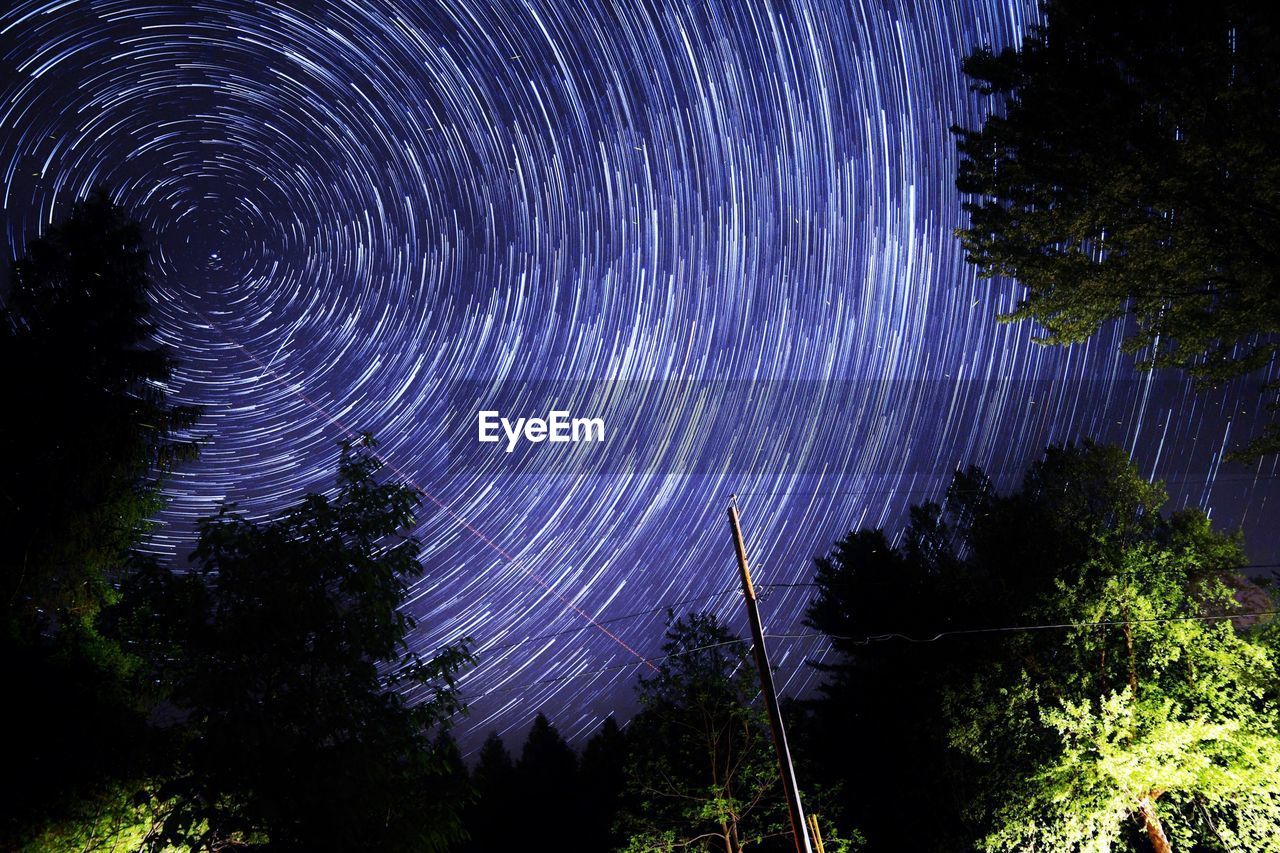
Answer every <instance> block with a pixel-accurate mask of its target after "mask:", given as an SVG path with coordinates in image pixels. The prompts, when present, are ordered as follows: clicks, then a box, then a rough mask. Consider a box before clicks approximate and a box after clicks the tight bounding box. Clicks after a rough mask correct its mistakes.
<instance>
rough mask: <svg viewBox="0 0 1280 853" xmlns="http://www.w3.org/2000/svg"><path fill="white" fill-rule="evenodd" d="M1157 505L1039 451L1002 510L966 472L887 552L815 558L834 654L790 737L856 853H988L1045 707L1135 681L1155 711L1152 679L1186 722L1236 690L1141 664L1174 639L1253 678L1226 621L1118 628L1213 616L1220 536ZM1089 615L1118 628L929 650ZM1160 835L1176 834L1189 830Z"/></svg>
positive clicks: (814, 613)
mask: <svg viewBox="0 0 1280 853" xmlns="http://www.w3.org/2000/svg"><path fill="white" fill-rule="evenodd" d="M1164 502H1165V494H1164V490H1163V489H1162V487H1161V486H1160V485H1159V484H1152V483H1149V482H1147V481H1145V480H1143V479H1142V478H1141V477H1140V476H1138V474H1137V472H1136V471H1135V470H1134V468H1133V466H1132V464H1131V463H1130V462H1129V460H1128V457H1127V456H1126V455H1125V454H1124V453H1123V452H1122V451H1121V450H1119V449H1118V448H1114V447H1104V446H1098V445H1094V444H1091V443H1088V442H1085V443H1083V444H1079V445H1066V446H1060V447H1052V448H1050V449H1049V450H1048V451H1047V452H1046V453H1045V456H1044V457H1043V458H1042V459H1041V460H1040V461H1039V462H1037V463H1036V464H1035V465H1033V466H1032V467H1031V469H1030V470H1029V471H1028V473H1027V474H1026V476H1025V478H1024V480H1023V482H1022V485H1021V487H1020V488H1019V489H1018V490H1016V491H1014V492H1012V493H1011V494H1008V495H998V494H996V493H995V492H994V490H993V489H992V488H991V484H990V482H989V481H988V480H987V478H986V477H985V475H983V474H982V472H981V471H979V470H977V469H970V470H968V471H965V472H961V473H958V474H957V475H956V477H955V479H954V481H953V483H952V486H951V489H950V490H949V492H948V496H947V500H946V503H945V504H944V505H943V506H938V505H931V504H930V505H925V506H923V507H919V508H917V509H916V510H915V511H914V512H913V513H912V519H911V524H910V526H909V527H908V529H907V530H906V532H905V534H904V536H903V537H902V539H901V541H900V543H898V544H897V545H894V544H891V543H890V542H889V541H888V540H887V538H886V537H885V536H884V534H883V533H882V532H881V531H878V530H864V531H858V532H856V533H851V534H850V535H849V536H848V537H847V538H845V539H844V540H842V541H841V542H838V543H837V544H836V546H835V548H834V549H833V550H832V552H831V553H830V554H829V555H828V556H825V557H823V558H820V559H818V560H817V572H816V578H815V580H816V582H817V585H818V590H819V591H818V595H817V596H816V598H815V599H814V600H813V602H812V603H811V605H810V607H809V610H808V621H809V624H810V625H812V626H813V627H815V628H817V629H819V630H821V631H823V632H824V633H826V634H828V635H829V636H830V637H831V642H832V645H833V647H834V648H835V649H836V650H837V651H838V652H839V657H838V660H837V662H835V663H834V664H832V665H831V666H829V667H826V669H827V671H828V678H827V681H826V684H825V686H824V695H823V697H822V698H821V699H820V700H819V701H816V702H814V703H812V708H811V715H812V716H811V718H810V719H808V720H807V721H806V728H805V729H804V730H803V731H804V732H805V734H806V735H807V737H806V738H802V739H801V740H802V743H803V744H804V746H805V748H806V749H808V750H810V751H813V750H818V751H819V752H821V753H823V754H825V755H826V756H828V760H826V761H820V762H818V763H817V764H816V765H815V772H817V773H819V774H825V775H826V778H825V779H824V780H823V781H825V782H827V783H829V784H841V785H843V787H844V790H845V793H846V794H847V798H846V802H847V803H848V804H849V809H850V813H849V814H848V817H849V818H850V819H851V820H852V821H853V823H854V824H856V825H857V826H858V827H859V828H860V829H861V830H863V831H864V833H865V835H866V839H867V842H868V848H867V849H869V850H902V849H913V850H955V849H968V848H969V847H971V846H972V845H973V844H974V843H976V842H977V841H978V840H979V839H983V838H987V839H989V841H988V843H990V844H992V845H993V847H992V849H1004V848H1003V847H1001V846H1000V845H1001V844H1003V843H1005V842H1004V841H1003V840H991V839H997V838H998V836H997V835H996V833H998V832H1000V831H1002V830H1004V829H1006V827H1005V826H1004V825H1003V824H1002V823H1001V821H1003V820H1006V819H1009V820H1012V819H1013V818H1012V817H1010V815H1012V814H1013V812H1011V811H1010V809H1009V804H1010V802H1011V801H1012V800H1011V798H1014V800H1016V798H1017V797H1018V796H1019V794H1018V793H1015V791H1018V790H1019V789H1018V787H1017V786H1018V785H1019V784H1023V783H1024V781H1025V780H1032V779H1035V778H1036V773H1037V768H1040V767H1043V766H1046V765H1050V764H1052V763H1053V761H1054V760H1056V759H1055V756H1056V755H1057V753H1056V750H1058V749H1059V748H1060V744H1059V740H1058V735H1057V734H1056V732H1055V731H1054V730H1053V729H1052V727H1050V726H1048V725H1044V724H1041V723H1040V722H1039V720H1040V717H1039V714H1040V713H1041V712H1042V711H1043V712H1047V713H1053V712H1054V711H1053V709H1054V708H1056V707H1057V703H1058V702H1059V701H1061V700H1062V699H1068V698H1071V697H1081V698H1083V699H1089V697H1092V700H1093V701H1101V698H1100V697H1104V696H1110V695H1111V694H1112V693H1114V692H1115V691H1116V690H1123V689H1124V688H1125V686H1126V684H1133V683H1139V682H1141V683H1144V684H1147V685H1148V687H1147V691H1148V693H1147V695H1151V696H1155V695H1157V692H1158V691H1159V690H1163V689H1164V687H1162V686H1161V685H1162V684H1163V682H1161V680H1160V679H1162V678H1166V677H1170V678H1173V679H1174V681H1175V682H1177V683H1178V684H1182V685H1183V688H1179V689H1183V690H1184V693H1185V696H1182V697H1181V698H1180V699H1179V701H1180V702H1182V703H1183V705H1185V706H1186V707H1187V708H1190V709H1192V710H1191V711H1188V713H1192V714H1201V713H1210V712H1209V711H1206V710H1205V709H1206V708H1207V707H1209V706H1211V705H1212V703H1213V701H1215V700H1214V697H1215V696H1218V697H1225V696H1226V695H1227V691H1228V689H1232V690H1234V689H1236V688H1235V687H1231V686H1230V685H1231V684H1234V683H1235V682H1231V681H1229V679H1228V680H1224V681H1223V682H1222V683H1221V684H1219V683H1218V682H1213V683H1212V684H1210V683H1209V682H1206V681H1205V679H1206V678H1208V672H1207V670H1205V669H1203V668H1202V669H1201V670H1200V672H1199V674H1196V673H1195V672H1188V673H1186V674H1185V678H1182V677H1181V676H1177V675H1176V673H1177V670H1176V668H1170V666H1169V664H1167V663H1161V664H1155V663H1154V661H1161V660H1167V655H1168V654H1170V651H1169V649H1170V648H1174V649H1176V648H1178V645H1179V643H1181V642H1184V640H1178V639H1176V637H1183V636H1185V638H1186V639H1185V642H1186V643H1188V644H1191V643H1193V642H1195V643H1199V644H1200V645H1199V646H1196V648H1197V649H1198V648H1200V647H1201V646H1203V648H1204V651H1203V652H1199V651H1197V652H1196V654H1203V655H1204V656H1205V657H1206V658H1210V659H1215V660H1218V661H1219V663H1218V664H1216V665H1215V666H1220V667H1221V668H1222V671H1224V672H1225V671H1227V670H1228V669H1229V668H1230V666H1234V664H1231V663H1228V661H1230V660H1232V656H1236V657H1239V656H1240V655H1243V657H1240V660H1242V661H1245V662H1244V663H1242V664H1241V667H1242V668H1243V669H1244V670H1248V671H1249V672H1252V671H1253V670H1254V669H1257V668H1258V667H1261V668H1262V669H1265V665H1264V664H1263V663H1262V662H1261V658H1258V659H1257V660H1254V658H1253V657H1250V655H1251V654H1252V653H1250V652H1247V650H1246V651H1245V652H1240V651H1238V650H1236V648H1235V646H1234V645H1232V643H1233V640H1232V631H1231V629H1230V627H1229V626H1227V625H1226V624H1221V625H1218V626H1217V627H1216V629H1214V630H1215V631H1216V633H1214V631H1208V630H1205V631H1201V630H1200V629H1199V628H1198V627H1195V626H1197V625H1198V623H1195V622H1188V623H1177V622H1174V623H1170V625H1169V626H1162V625H1161V624H1160V623H1153V622H1141V623H1140V624H1139V625H1136V626H1129V624H1128V622H1127V621H1126V620H1128V619H1129V618H1134V619H1135V620H1136V619H1137V617H1138V615H1139V608H1142V607H1146V608H1148V609H1149V610H1150V611H1151V612H1143V613H1142V614H1141V615H1144V616H1148V617H1150V616H1152V615H1157V616H1174V617H1188V616H1189V617H1193V618H1194V617H1195V616H1197V615H1200V614H1204V613H1221V612H1226V611H1225V610H1223V608H1227V609H1229V608H1230V606H1231V605H1230V604H1229V603H1224V600H1223V595H1224V594H1225V595H1226V601H1228V602H1229V598H1230V595H1229V593H1224V589H1225V588H1224V587H1223V585H1222V581H1223V579H1224V578H1225V579H1228V580H1230V579H1233V578H1234V579H1236V580H1237V581H1238V580H1239V578H1240V576H1239V574H1238V572H1237V570H1238V567H1239V566H1240V565H1241V563H1242V562H1243V557H1242V553H1241V550H1240V545H1239V542H1238V540H1237V539H1233V538H1231V537H1226V536H1222V535H1220V534H1217V533H1214V532H1213V531H1211V530H1210V528H1209V526H1208V522H1207V520H1206V519H1205V518H1204V516H1203V515H1202V514H1200V513H1198V512H1195V511H1182V512H1179V513H1175V514H1173V515H1171V516H1165V515H1162V514H1161V508H1162V507H1163V504H1164ZM1139 567H1140V568H1141V570H1140V571H1139ZM1100 614H1106V615H1100ZM1130 614H1132V616H1131V615H1130ZM1102 619H1109V620H1112V621H1114V622H1116V623H1117V624H1118V627H1116V628H1113V629H1107V628H1105V627H1099V628H1098V629H1097V630H1096V631H1093V632H1089V631H1082V632H1077V633H1078V634H1079V636H1076V635H1075V634H1070V633H1065V632H1064V631H1062V630H1058V631H1053V630H1043V631H1013V632H1009V633H999V632H995V633H986V632H981V633H974V634H959V635H955V634H953V635H950V636H945V637H940V636H939V635H940V634H941V633H942V632H947V631H955V630H960V631H965V630H972V629H988V628H991V627H997V626H1019V625H1032V624H1058V623H1063V622H1081V623H1086V624H1089V623H1092V622H1094V621H1097V620H1102ZM1131 627H1132V630H1131ZM1193 628H1195V630H1194V631H1193V630H1192V629H1193ZM1174 631H1178V632H1180V633H1178V634H1177V635H1175V634H1173V633H1171V632H1174ZM1197 632H1199V633H1197ZM1144 650H1145V651H1144ZM1146 652H1149V654H1147V653H1146ZM1186 653H1187V655H1188V656H1189V655H1191V653H1192V651H1191V647H1190V645H1188V648H1187V652H1186ZM1255 657H1256V656H1255ZM1232 677H1233V678H1234V676H1232ZM1252 677H1253V676H1252V675H1249V676H1241V678H1252ZM1179 678H1182V680H1181V681H1179V680H1178V679H1179ZM1224 679H1225V677H1224ZM1198 684H1200V685H1202V686H1197V685H1198ZM1205 685H1207V686H1205ZM1197 691H1199V692H1197ZM1014 697H1022V698H1020V699H1018V700H1016V701H1017V702H1022V703H1023V704H1016V703H1015V698H1014ZM1028 697H1030V698H1028ZM1206 702H1207V703H1209V704H1208V705H1206V704H1205V703H1206ZM1162 707H1163V706H1162ZM1219 710H1220V711H1221V712H1222V713H1236V712H1237V711H1239V710H1240V709H1239V708H1233V709H1231V708H1229V709H1225V710H1223V709H1219ZM1252 713H1253V711H1248V714H1252ZM1249 719H1253V717H1249ZM1014 720H1021V721H1022V723H1020V724H1017V725H1015V724H1013V722H1012V721H1014ZM1174 722H1176V721H1173V722H1170V723H1169V724H1170V725H1173V724H1174ZM1255 734H1257V735H1258V736H1259V737H1262V738H1264V739H1265V738H1266V737H1269V736H1270V735H1267V733H1266V732H1263V731H1258V732H1255ZM1273 734H1274V733H1273ZM978 743H981V744H982V747H981V749H979V748H976V747H975V746H974V745H975V744H978ZM1243 767H1244V765H1243V764H1242V765H1241V768H1243ZM1025 784H1026V785H1027V788H1026V791H1028V792H1030V791H1034V790H1035V789H1034V786H1033V785H1031V783H1030V782H1025ZM1100 790H1101V788H1100ZM1202 790H1203V791H1205V792H1206V793H1205V794H1204V795H1205V796H1210V795H1211V794H1212V791H1211V790H1210V789H1208V788H1205V789H1202ZM905 792H910V794H909V795H906V794H905ZM1025 795H1026V796H1027V797H1028V800H1030V798H1031V796H1032V794H1031V793H1026V794H1025ZM1168 799H1169V800H1170V802H1173V801H1174V800H1175V798H1174V797H1173V796H1171V797H1169V798H1168ZM1135 802H1136V801H1135ZM1205 802H1208V801H1207V800H1206V801H1205ZM1121 805H1122V806H1123V805H1124V802H1123V801H1121ZM1129 805H1130V806H1131V807H1134V808H1136V805H1135V804H1133V803H1130V804H1129ZM1169 808H1174V806H1169ZM1041 817H1042V818H1043V819H1044V820H1046V821H1050V822H1051V821H1052V818H1050V817H1049V816H1048V815H1047V813H1045V814H1042V815H1041ZM1135 819H1136V818H1135ZM1173 820H1174V821H1175V823H1176V822H1177V821H1179V820H1183V821H1185V822H1184V823H1183V824H1181V825H1183V826H1189V827H1194V826H1196V821H1197V820H1200V819H1199V817H1197V816H1196V815H1194V814H1182V813H1178V814H1175V815H1174V817H1173ZM1214 820H1215V821H1217V822H1218V825H1219V828H1222V827H1224V826H1227V825H1229V822H1230V821H1231V820H1232V818H1231V817H1230V816H1229V815H1226V813H1225V812H1222V811H1220V812H1219V813H1218V815H1217V817H1215V819H1214ZM1200 825H1201V827H1202V829H1203V822H1201V824H1200ZM1244 825H1245V824H1244V823H1243V822H1242V823H1241V824H1240V825H1239V826H1240V827H1241V828H1242V831H1243V827H1244ZM1018 831H1020V830H1018ZM1192 831H1193V830H1192V829H1187V830H1186V832H1192ZM1224 831H1225V830H1224ZM1130 835H1132V836H1134V837H1135V838H1136V835H1134V833H1133V832H1131V833H1130ZM1019 837H1020V836H1019ZM999 838H1001V839H1002V838H1003V837H1002V836H1000V837H999ZM1132 840H1133V839H1132V838H1131V839H1130V841H1132ZM1201 840H1202V841H1203V840H1204V839H1203V838H1202V839H1201ZM1135 843H1136V842H1135ZM1133 849H1141V846H1139V847H1136V848H1133ZM1206 849H1219V848H1218V847H1217V846H1213V845H1210V846H1209V847H1208V848H1206Z"/></svg>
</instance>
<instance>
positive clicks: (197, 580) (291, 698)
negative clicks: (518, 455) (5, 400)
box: [120, 439, 470, 850]
mask: <svg viewBox="0 0 1280 853" xmlns="http://www.w3.org/2000/svg"><path fill="white" fill-rule="evenodd" d="M371 447H372V442H371V440H369V439H365V440H363V441H362V442H360V443H359V444H358V445H350V444H347V443H344V444H343V447H342V456H341V460H340V462H339V465H338V477H337V488H336V495H335V496H334V497H333V498H329V497H325V496H324V495H319V494H309V495H307V496H306V497H304V498H303V499H302V501H301V502H300V503H299V504H298V505H297V506H296V507H294V508H293V509H291V510H289V511H288V512H286V513H284V514H283V515H282V516H281V517H279V518H277V519H275V520H273V521H271V522H269V523H265V524H258V523H255V522H252V521H250V520H248V519H246V518H244V517H242V516H240V515H237V514H236V513H234V512H232V511H229V510H225V509H224V511H223V512H222V513H221V514H220V515H219V516H217V517H216V518H214V519H212V520H208V521H206V522H204V523H203V524H202V526H201V529H200V539H199V545H198V547H197V548H196V551H195V554H194V560H195V563H196V570H195V571H192V572H190V573H187V574H170V573H168V572H164V571H161V570H153V571H150V572H143V573H140V574H139V575H138V576H137V577H135V578H134V579H133V581H132V582H131V584H130V587H129V589H128V590H127V592H126V601H125V605H123V606H122V608H121V609H122V611H123V612H122V613H121V615H120V619H121V623H122V629H123V630H125V631H126V632H128V633H129V635H130V636H132V637H134V638H136V640H137V642H139V643H140V644H142V645H143V646H144V647H145V648H147V650H148V651H149V657H150V660H152V661H153V662H154V665H155V667H156V676H157V678H159V679H160V680H161V681H162V682H163V683H165V684H167V685H169V687H170V689H171V700H172V703H173V706H174V714H173V715H172V716H174V717H175V718H176V721H175V723H174V726H175V727H176V728H177V729H178V732H177V739H178V742H179V747H178V757H177V771H176V773H175V774H174V775H173V776H172V778H171V779H169V780H168V781H167V783H166V784H165V785H163V786H162V787H160V788H159V789H157V790H156V791H155V792H154V796H155V800H156V802H157V803H158V804H159V807H160V809H161V810H162V814H161V819H160V820H158V821H157V823H156V825H155V827H154V830H153V832H152V833H151V835H150V837H149V838H148V845H147V846H148V849H162V848H163V847H164V846H165V845H176V846H180V847H183V848H189V849H195V850H212V849H222V848H224V847H227V846H236V845H240V846H263V847H266V846H269V847H270V849H272V850H355V849H363V850H443V849H446V847H447V846H448V845H449V844H451V843H453V842H455V841H457V840H459V838H460V836H461V824H460V820H459V817H458V811H459V809H460V807H461V805H462V802H461V801H460V794H459V790H460V785H459V779H458V774H457V759H456V750H455V749H453V748H451V746H450V745H449V744H447V743H446V744H444V748H441V743H442V742H441V741H437V742H436V743H435V744H434V745H433V742H432V731H433V730H438V729H439V728H441V727H445V726H447V725H448V722H449V718H450V716H451V715H452V714H454V713H455V712H456V711H458V710H459V709H460V704H459V698H458V693H457V690H456V688H455V676H456V675H457V673H458V672H459V670H460V668H461V667H462V666H464V665H465V664H466V663H467V662H468V661H469V659H470V658H469V655H468V653H467V651H466V649H465V647H464V646H463V645H461V644H458V645H452V646H449V647H446V648H444V649H442V650H440V651H438V652H437V653H436V654H435V655H434V656H432V657H431V658H429V659H424V658H422V657H420V656H418V655H417V654H415V653H413V652H412V651H411V650H410V649H409V647H408V646H407V644H406V641H405V636H406V633H407V632H408V631H409V630H411V629H412V628H413V627H414V620H413V619H412V618H411V617H410V616H409V615H408V614H406V613H404V612H403V611H402V610H401V609H400V608H401V605H402V603H403V602H404V598H405V594H406V591H407V589H408V585H409V584H410V583H411V582H412V581H413V580H414V579H416V578H417V577H419V576H420V574H421V573H422V567H421V565H420V563H419V562H418V557H417V554H418V547H419V546H418V543H417V542H416V541H415V540H414V539H413V538H411V537H409V536H407V535H406V534H405V533H404V531H405V530H406V529H407V528H408V527H409V525H410V524H411V523H412V520H413V511H414V508H415V506H416V504H417V496H416V495H415V493H414V492H413V491H412V490H411V489H409V488H408V487H405V486H401V485H395V484H389V483H379V482H378V481H377V480H376V477H375V474H376V472H377V470H378V468H379V462H378V461H377V459H376V458H375V457H374V456H373V455H372V454H371V452H370V451H371ZM410 689H412V691H413V693H414V695H415V701H414V702H413V703H409V702H407V701H406V699H405V698H404V694H405V692H407V691H408V690H410Z"/></svg>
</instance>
